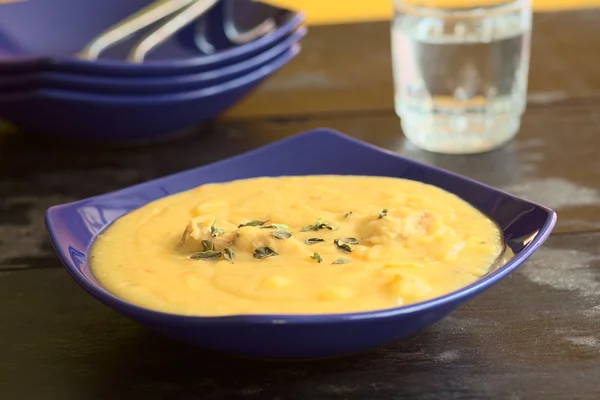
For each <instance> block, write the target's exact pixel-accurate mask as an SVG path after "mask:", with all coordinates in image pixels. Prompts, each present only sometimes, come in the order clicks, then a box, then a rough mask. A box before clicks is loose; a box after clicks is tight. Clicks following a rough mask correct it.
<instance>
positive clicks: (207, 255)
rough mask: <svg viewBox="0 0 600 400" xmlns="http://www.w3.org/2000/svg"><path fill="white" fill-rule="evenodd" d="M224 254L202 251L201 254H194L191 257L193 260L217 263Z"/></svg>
mask: <svg viewBox="0 0 600 400" xmlns="http://www.w3.org/2000/svg"><path fill="white" fill-rule="evenodd" d="M222 255H223V253H221V252H220V251H213V250H209V251H202V252H200V253H194V254H192V255H191V256H190V258H191V259H192V260H204V261H217V260H218V259H219V258H221V256H222Z"/></svg>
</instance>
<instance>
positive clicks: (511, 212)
mask: <svg viewBox="0 0 600 400" xmlns="http://www.w3.org/2000/svg"><path fill="white" fill-rule="evenodd" d="M274 166H277V167H276V168H274ZM309 174H341V175H350V174H352V175H375V176H391V177H402V178H408V179H413V180H417V181H421V182H425V183H429V184H432V185H436V186H438V187H441V188H443V189H445V190H447V191H450V192H452V193H455V194H457V195H458V196H460V197H462V198H463V199H464V200H466V201H468V202H469V203H471V204H473V205H474V206H475V207H477V208H479V209H480V210H482V211H483V212H485V213H486V214H487V215H488V216H490V217H491V218H492V219H493V220H494V221H496V222H497V224H498V225H499V226H500V227H501V228H502V230H503V232H504V236H505V239H506V241H507V243H508V245H509V246H510V247H511V248H512V250H513V251H514V253H515V257H514V258H513V259H512V260H511V261H509V262H508V263H507V264H505V265H504V266H502V267H501V268H499V269H497V270H495V271H492V272H490V273H489V274H488V275H486V276H485V277H483V278H481V279H480V280H478V281H477V282H475V283H473V284H471V285H469V286H467V287H464V288H462V289H460V290H458V291H455V292H453V293H449V294H447V295H445V296H442V297H438V298H435V299H432V300H429V301H425V302H422V303H417V304H411V305H407V306H402V307H397V308H392V309H386V310H379V311H370V312H361V313H350V314H328V315H236V316H227V317H190V316H181V315H174V314H166V313H161V312H156V311H152V310H149V309H145V308H141V307H139V306H136V305H133V304H131V303H128V302H126V301H124V300H122V299H120V298H118V297H115V296H114V295H112V294H111V293H109V292H108V291H106V290H105V289H104V288H103V287H102V286H101V285H100V284H99V283H98V281H97V280H96V279H95V278H94V275H93V274H92V272H91V271H90V268H89V265H88V252H89V249H90V245H91V243H92V241H93V240H94V238H95V237H96V236H97V235H98V233H99V232H101V231H102V230H103V229H104V228H105V227H106V226H107V225H108V224H110V223H111V222H113V221H114V220H115V219H117V218H119V217H120V216H121V215H123V214H126V213H128V212H130V211H132V210H135V209H136V208H139V207H141V206H143V205H145V204H147V203H148V202H151V201H153V200H156V199H159V198H161V197H164V196H168V195H171V194H174V193H178V192H181V191H184V190H187V189H191V188H193V187H196V186H198V185H203V184H206V183H214V182H226V181H231V180H234V179H243V178H251V177H258V176H281V175H309ZM555 222H556V214H555V212H554V211H552V210H550V209H548V208H546V207H543V206H540V205H538V204H534V203H531V202H528V201H526V200H523V199H520V198H517V197H515V196H512V195H510V194H508V193H504V192H502V191H500V190H497V189H494V188H492V187H489V186H486V185H484V184H481V183H478V182H476V181H473V180H471V179H468V178H465V177H462V176H459V175H456V174H453V173H451V172H447V171H444V170H441V169H438V168H435V167H431V166H428V165H425V164H420V163H418V162H415V161H412V160H409V159H406V158H404V157H401V156H399V155H397V154H394V153H391V152H388V151H385V150H382V149H380V148H377V147H374V146H371V145H368V144H365V143H363V142H360V141H358V140H355V139H352V138H349V137H347V136H345V135H343V134H341V133H338V132H335V131H331V130H327V129H318V130H314V131H310V132H306V133H302V134H299V135H296V136H294V137H291V138H288V139H284V140H281V141H279V142H276V143H273V144H270V145H268V146H265V147H263V148H260V149H258V150H254V151H251V152H249V153H246V154H243V155H240V156H236V157H233V158H230V159H227V160H225V161H221V162H217V163H214V164H211V165H207V166H204V167H199V168H195V169H192V170H189V171H186V172H182V173H179V174H175V175H171V176H167V177H165V178H160V179H156V180H154V181H150V182H146V183H143V184H140V185H136V186H133V187H130V188H127V189H123V190H119V191H116V192H113V193H108V194H104V195H101V196H96V197H92V198H89V199H85V200H81V201H77V202H74V203H69V204H64V205H59V206H55V207H52V208H50V209H49V210H48V211H47V213H46V226H47V229H48V232H49V233H50V238H51V240H52V243H53V245H54V247H55V249H56V252H57V253H58V255H59V257H60V259H61V261H62V262H63V264H64V265H65V267H66V268H67V271H68V272H69V273H70V274H71V275H72V277H73V278H74V279H75V280H76V281H77V282H78V283H79V284H80V285H81V286H82V287H83V288H84V289H85V290H86V291H87V292H88V293H89V294H90V295H92V296H93V297H94V298H96V299H97V300H99V301H100V302H102V303H104V304H105V305H107V306H108V307H111V308H112V309H114V310H116V311H117V312H119V313H121V314H123V315H126V316H128V317H130V318H131V319H133V320H135V321H137V322H139V323H140V324H142V325H144V326H146V327H148V328H150V329H152V330H154V331H157V332H159V333H162V334H164V335H166V336H169V337H171V338H174V339H176V340H180V341H184V342H187V343H191V344H193V345H197V346H200V347H203V348H206V349H212V350H217V351H221V352H226V353H232V354H239V355H249V356H258V357H269V358H313V357H327V356H335V355H342V354H348V353H355V352H359V351H364V350H367V349H370V348H374V347H377V346H380V345H384V344H386V343H389V342H392V341H394V340H398V339H402V338H404V337H406V336H409V335H411V334H413V333H415V332H417V331H419V330H421V329H423V328H425V327H427V326H429V325H431V324H433V323H435V322H436V321H438V320H440V319H441V318H443V317H445V316H447V315H448V314H449V313H451V312H452V311H454V310H455V309H457V308H458V307H459V306H461V305H462V304H464V303H466V302H467V301H468V300H470V299H472V298H473V297H475V295H477V294H478V293H481V292H483V291H484V290H485V289H487V288H489V287H490V286H492V285H493V284H495V283H497V282H498V281H500V280H501V279H502V278H504V277H505V276H507V275H508V274H510V273H511V272H513V271H514V270H515V269H516V268H517V267H519V266H520V265H522V264H523V262H524V261H525V260H527V259H528V258H529V257H530V256H531V255H532V254H533V253H534V252H535V251H536V250H537V249H538V248H539V247H540V245H541V244H542V243H543V242H544V241H545V240H546V239H547V238H548V236H549V235H550V232H551V230H552V228H553V227H554V224H555Z"/></svg>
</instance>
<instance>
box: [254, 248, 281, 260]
mask: <svg viewBox="0 0 600 400" xmlns="http://www.w3.org/2000/svg"><path fill="white" fill-rule="evenodd" d="M276 255H278V254H277V252H276V251H275V250H273V249H272V248H270V247H268V246H265V247H258V248H257V249H256V250H254V258H258V259H259V260H262V259H263V258H267V257H273V256H276Z"/></svg>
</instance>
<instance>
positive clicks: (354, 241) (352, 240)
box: [334, 238, 358, 244]
mask: <svg viewBox="0 0 600 400" xmlns="http://www.w3.org/2000/svg"><path fill="white" fill-rule="evenodd" d="M335 240H337V241H338V243H348V244H358V239H357V238H339V239H335ZM335 240H334V242H335Z"/></svg>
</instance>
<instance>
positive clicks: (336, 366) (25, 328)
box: [0, 234, 600, 400]
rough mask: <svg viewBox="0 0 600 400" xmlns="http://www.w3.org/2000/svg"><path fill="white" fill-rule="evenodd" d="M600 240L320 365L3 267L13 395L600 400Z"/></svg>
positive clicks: (2, 347) (581, 243) (0, 292)
mask: <svg viewBox="0 0 600 400" xmlns="http://www.w3.org/2000/svg"><path fill="white" fill-rule="evenodd" d="M599 240H600V234H570V235H567V236H564V235H562V236H557V237H554V238H552V239H550V241H549V243H548V245H547V246H545V247H544V248H543V249H542V250H540V252H539V253H537V254H536V255H535V256H534V258H533V259H532V260H531V261H530V262H528V263H527V264H526V265H525V266H524V267H523V268H521V269H520V270H518V271H517V272H516V273H514V274H513V275H512V276H511V277H509V278H507V279H505V280H504V281H502V282H501V283H500V284H498V285H497V286H495V287H493V288H491V289H490V290H488V291H487V292H485V293H484V294H482V295H480V296H479V297H477V298H476V299H475V300H473V301H472V302H471V303H469V304H468V305H466V306H465V307H463V308H462V309H461V310H459V311H458V312H456V313H454V314H453V315H452V316H450V317H449V318H446V319H445V320H443V321H441V322H440V323H438V324H436V325H434V326H432V327H430V328H428V329H426V330H424V331H422V332H420V333H418V334H416V335H415V336H413V337H411V338H410V339H407V340H404V341H400V342H398V343H394V344H391V345H390V346H387V347H385V348H382V349H378V350H376V351H373V352H371V353H367V354H363V355H357V356H352V357H344V358H339V359H331V360H320V361H310V362H264V361H257V360H247V359H236V358H230V357H226V356H221V355H218V354H212V353H207V352H203V351H201V350H197V349H192V348H190V347H189V346H185V345H180V344H178V343H174V342H172V341H170V340H167V339H164V338H162V337H159V336H156V335H154V334H151V333H149V332H147V331H146V330H144V329H143V328H141V327H139V326H137V325H136V324H134V323H133V322H130V321H128V320H126V319H125V318H123V317H121V316H120V315H118V314H116V313H114V312H113V311H111V310H109V309H108V308H106V307H104V306H102V305H100V304H99V303H97V302H96V301H94V300H92V299H91V298H90V297H89V296H88V295H87V294H86V293H85V292H84V291H83V290H82V289H81V288H79V287H78V286H77V285H76V284H75V283H74V282H73V281H72V279H71V277H70V276H69V275H68V274H67V273H66V272H65V271H63V270H62V269H45V270H37V271H18V272H4V273H0V318H1V319H2V321H10V323H3V324H0V337H1V338H2V341H1V342H0V393H2V394H3V398H5V399H11V400H13V399H36V400H44V399H61V400H69V399H86V400H93V399H98V400H105V399H112V400H117V399H128V400H129V399H145V400H153V399H165V398H171V399H203V400H210V399H215V400H221V399H238V398H240V399H269V400H272V399H285V400H293V399H357V400H365V399H413V400H418V399H438V398H439V399H483V398H486V399H487V398H498V399H522V400H524V399H544V400H555V399H556V400H559V399H560V400H562V399H582V400H583V399H586V400H596V399H598V398H600V386H599V385H598V376H600V282H599V281H598V280H597V277H598V276H600V256H599V255H598V253H597V243H598V241H599ZM594 276H595V277H596V280H594ZM240 340H243V338H242V337H241V338H240Z"/></svg>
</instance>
